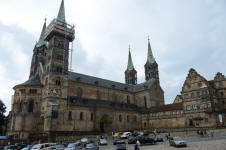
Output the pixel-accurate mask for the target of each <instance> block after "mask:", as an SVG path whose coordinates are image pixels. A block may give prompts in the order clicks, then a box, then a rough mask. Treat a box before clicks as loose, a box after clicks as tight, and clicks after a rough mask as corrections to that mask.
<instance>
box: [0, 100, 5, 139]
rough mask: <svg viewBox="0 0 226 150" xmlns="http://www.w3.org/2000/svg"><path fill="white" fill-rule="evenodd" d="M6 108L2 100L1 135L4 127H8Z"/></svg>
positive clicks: (0, 111)
mask: <svg viewBox="0 0 226 150" xmlns="http://www.w3.org/2000/svg"><path fill="white" fill-rule="evenodd" d="M5 112H6V106H5V104H4V103H3V101H2V100H1V99H0V135H1V134H3V132H4V131H3V130H4V126H5V125H6V116H5Z"/></svg>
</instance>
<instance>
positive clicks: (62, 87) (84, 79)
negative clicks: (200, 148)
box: [7, 0, 226, 141]
mask: <svg viewBox="0 0 226 150" xmlns="http://www.w3.org/2000/svg"><path fill="white" fill-rule="evenodd" d="M74 33H75V31H74V26H72V25H69V24H67V22H66V17H65V9H64V0H62V2H61V5H60V9H59V12H58V15H57V18H55V19H53V20H52V21H51V22H50V24H49V25H48V26H47V25H46V21H45V22H44V25H43V28H42V31H41V35H40V38H39V40H38V42H37V43H36V44H35V46H34V49H33V56H32V60H31V67H30V76H29V79H28V80H27V81H26V82H24V83H22V84H19V85H16V86H14V88H13V89H14V91H15V93H14V95H13V100H12V108H11V111H10V113H9V122H8V127H7V129H8V130H7V131H8V132H7V133H8V135H9V137H11V138H13V139H15V140H16V139H17V140H27V139H29V140H32V139H33V140H38V139H41V138H42V139H48V140H49V141H56V140H59V139H57V138H60V137H62V138H63V137H66V136H71V135H81V134H82V135H83V134H94V133H103V132H112V131H133V130H149V129H152V128H185V127H200V126H202V127H213V126H215V127H216V126H224V124H223V122H224V120H225V110H226V105H225V102H226V97H225V96H226V90H225V89H226V79H225V77H224V75H222V74H221V73H218V74H217V75H216V77H215V78H214V80H212V81H207V80H206V79H205V78H204V77H202V76H201V75H199V74H198V73H197V72H196V71H195V70H194V69H191V70H190V71H189V74H188V77H187V78H186V81H185V83H184V86H183V88H182V91H181V94H179V95H178V96H177V97H176V98H175V101H174V103H173V104H168V105H165V104H164V91H163V90H162V88H161V86H160V81H159V80H160V79H159V71H158V63H157V62H156V60H155V58H154V56H153V53H152V49H151V45H150V41H149V40H148V43H147V44H148V46H147V58H146V59H147V61H146V63H145V64H144V69H145V80H146V81H145V82H143V83H137V71H136V70H135V68H134V66H133V61H132V56H131V53H130V51H129V55H128V65H127V68H126V70H125V83H119V82H115V81H110V80H106V79H101V78H97V77H93V76H89V75H85V74H80V73H77V72H72V71H71V70H70V67H69V66H70V63H69V62H70V61H69V55H70V47H71V44H72V42H73V40H74ZM219 93H220V95H219ZM35 138H36V139H35ZM60 140H63V139H60Z"/></svg>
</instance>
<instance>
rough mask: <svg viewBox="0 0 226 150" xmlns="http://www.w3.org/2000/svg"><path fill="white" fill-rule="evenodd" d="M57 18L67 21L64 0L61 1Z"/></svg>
mask: <svg viewBox="0 0 226 150" xmlns="http://www.w3.org/2000/svg"><path fill="white" fill-rule="evenodd" d="M57 20H59V21H61V22H63V23H66V19H65V10H64V0H62V1H61V5H60V9H59V12H58V15H57Z"/></svg>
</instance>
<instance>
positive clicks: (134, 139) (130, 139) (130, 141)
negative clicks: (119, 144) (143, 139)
mask: <svg viewBox="0 0 226 150" xmlns="http://www.w3.org/2000/svg"><path fill="white" fill-rule="evenodd" d="M136 141H137V139H136V137H135V136H129V137H128V144H136Z"/></svg>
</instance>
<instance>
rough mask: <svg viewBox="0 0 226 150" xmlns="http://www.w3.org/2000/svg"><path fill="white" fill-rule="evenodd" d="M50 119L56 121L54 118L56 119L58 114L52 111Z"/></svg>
mask: <svg viewBox="0 0 226 150" xmlns="http://www.w3.org/2000/svg"><path fill="white" fill-rule="evenodd" d="M52 118H53V119H56V118H58V112H57V111H54V110H53V111H52Z"/></svg>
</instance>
